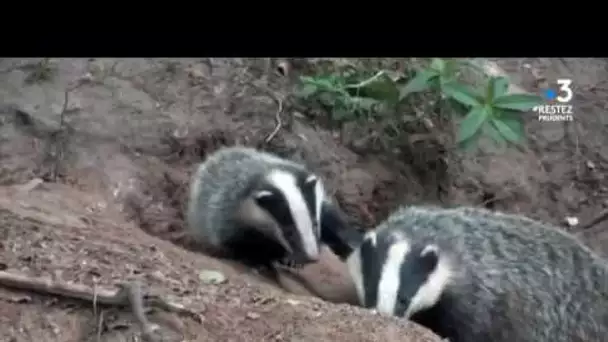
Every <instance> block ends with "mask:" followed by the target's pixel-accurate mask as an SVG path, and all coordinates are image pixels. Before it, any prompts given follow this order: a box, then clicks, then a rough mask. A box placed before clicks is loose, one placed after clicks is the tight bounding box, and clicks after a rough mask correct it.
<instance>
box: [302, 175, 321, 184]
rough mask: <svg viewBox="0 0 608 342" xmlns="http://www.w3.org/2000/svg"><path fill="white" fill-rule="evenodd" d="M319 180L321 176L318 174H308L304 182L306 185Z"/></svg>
mask: <svg viewBox="0 0 608 342" xmlns="http://www.w3.org/2000/svg"><path fill="white" fill-rule="evenodd" d="M318 180H319V178H318V177H317V176H316V175H308V177H306V179H305V180H304V184H306V185H313V184H315V183H316V182H317V181H318Z"/></svg>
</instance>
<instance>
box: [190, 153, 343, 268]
mask: <svg viewBox="0 0 608 342" xmlns="http://www.w3.org/2000/svg"><path fill="white" fill-rule="evenodd" d="M342 217H343V216H342V215H341V212H340V211H338V209H337V208H336V207H335V206H334V205H333V204H332V203H331V202H330V200H329V199H328V198H327V196H326V194H325V190H324V186H323V182H322V180H321V179H320V178H319V177H318V176H317V175H316V174H314V173H313V172H311V171H310V170H308V169H307V168H306V167H304V166H303V165H301V164H298V163H296V162H293V161H290V160H287V159H283V158H280V157H278V156H275V155H273V154H270V153H267V152H262V151H259V150H256V149H253V148H248V147H241V146H234V147H227V148H222V149H220V150H218V151H216V152H215V153H213V154H211V155H210V156H208V158H207V159H206V160H205V161H204V162H203V163H201V164H200V165H199V166H198V168H197V170H196V172H195V173H194V174H193V176H192V179H191V183H190V195H189V201H188V208H187V224H188V227H189V232H190V233H191V236H192V237H193V238H194V240H195V241H196V242H198V243H200V244H201V245H203V246H205V247H207V249H208V251H210V252H211V254H214V255H216V256H221V257H225V258H231V259H235V260H238V261H240V262H242V263H243V264H246V265H248V266H251V267H253V268H255V269H260V270H261V269H265V270H272V268H274V266H277V265H282V266H287V267H290V268H292V269H293V268H300V267H302V266H303V265H305V264H308V263H311V262H315V261H317V260H318V258H319V254H320V245H321V226H322V225H323V224H324V220H326V221H327V222H328V223H331V224H333V225H340V224H345V222H344V221H343V219H342Z"/></svg>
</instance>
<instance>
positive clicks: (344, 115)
mask: <svg viewBox="0 0 608 342" xmlns="http://www.w3.org/2000/svg"><path fill="white" fill-rule="evenodd" d="M355 118H356V115H355V113H353V112H352V111H350V110H346V109H343V108H340V109H337V108H336V109H334V110H333V111H332V112H331V119H332V120H333V121H350V120H353V119H355Z"/></svg>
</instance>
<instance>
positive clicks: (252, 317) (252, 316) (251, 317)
mask: <svg viewBox="0 0 608 342" xmlns="http://www.w3.org/2000/svg"><path fill="white" fill-rule="evenodd" d="M247 318H249V319H258V318H260V314H258V313H255V312H248V313H247Z"/></svg>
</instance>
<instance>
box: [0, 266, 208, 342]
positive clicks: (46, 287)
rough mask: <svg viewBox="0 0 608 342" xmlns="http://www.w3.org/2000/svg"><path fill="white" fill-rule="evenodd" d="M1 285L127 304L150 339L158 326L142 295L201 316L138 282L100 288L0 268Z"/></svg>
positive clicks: (154, 302) (94, 301) (164, 306)
mask: <svg viewBox="0 0 608 342" xmlns="http://www.w3.org/2000/svg"><path fill="white" fill-rule="evenodd" d="M0 286H4V287H7V288H13V289H17V290H26V291H32V292H36V293H39V294H43V295H57V296H62V297H65V298H70V299H77V300H82V301H87V302H90V303H92V304H93V305H97V304H102V305H109V306H120V307H130V309H131V310H132V312H133V315H134V316H135V319H136V321H137V323H138V324H139V326H140V328H141V331H142V335H143V336H142V337H144V338H145V339H147V340H148V341H153V340H154V338H153V333H154V332H155V331H156V330H158V328H159V327H158V326H157V325H155V324H153V323H151V322H150V321H148V319H147V317H146V314H145V307H144V299H145V301H146V303H147V304H148V305H151V306H155V307H157V308H159V309H162V310H166V311H171V312H176V313H180V314H187V315H189V316H193V317H195V318H196V319H200V317H199V315H198V314H197V313H195V312H192V311H189V310H187V309H186V308H185V307H183V306H182V305H180V304H178V303H172V302H169V301H166V300H164V299H163V298H160V297H158V296H147V295H144V294H143V292H142V290H141V285H140V283H139V282H137V281H135V282H129V283H125V284H121V285H119V289H118V290H114V291H112V290H108V289H103V288H95V289H92V288H90V287H88V286H85V285H81V284H74V283H64V282H59V281H53V280H51V279H48V278H41V277H30V276H25V275H19V274H14V273H9V272H5V271H0Z"/></svg>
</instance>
